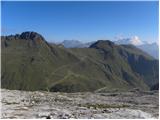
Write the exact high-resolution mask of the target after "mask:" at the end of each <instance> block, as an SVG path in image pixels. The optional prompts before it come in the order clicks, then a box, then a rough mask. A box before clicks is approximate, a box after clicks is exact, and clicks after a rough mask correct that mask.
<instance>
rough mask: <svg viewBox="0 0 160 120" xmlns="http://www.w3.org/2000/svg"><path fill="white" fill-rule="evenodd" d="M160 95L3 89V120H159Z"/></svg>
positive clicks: (155, 93)
mask: <svg viewBox="0 0 160 120" xmlns="http://www.w3.org/2000/svg"><path fill="white" fill-rule="evenodd" d="M158 98H159V97H158V91H154V92H123V93H122V92H121V93H118V92H116V93H90V92H83V93H60V92H56V93H53V92H45V91H35V92H30V91H19V90H7V89H1V103H2V107H1V118H28V119H29V118H48V119H49V118H60V119H70V118H84V119H91V118H98V119H103V118H106V119H107V118H111V119H119V118H120V119H123V118H130V119H135V118H144V119H146V118H147V119H148V118H158V116H159V111H158V109H159V108H158V106H159V100H158Z"/></svg>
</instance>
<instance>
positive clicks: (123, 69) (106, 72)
mask: <svg viewBox="0 0 160 120" xmlns="http://www.w3.org/2000/svg"><path fill="white" fill-rule="evenodd" d="M132 56H134V57H133V58H132ZM153 61H155V60H154V59H153V58H152V57H150V56H148V55H147V54H145V53H143V52H142V51H139V50H138V49H137V48H132V47H129V46H117V45H114V44H113V43H112V42H109V41H98V42H97V43H95V44H93V45H92V46H91V47H90V48H74V49H66V48H63V47H59V46H56V45H49V44H48V43H47V42H46V41H45V40H44V38H43V37H42V36H41V35H39V34H37V33H34V32H32V33H30V32H28V33H23V34H21V35H19V36H17V37H16V36H9V37H2V81H1V82H2V87H3V88H9V89H23V90H50V91H63V92H79V91H94V90H97V89H101V88H104V87H105V88H107V89H109V90H111V89H120V90H128V89H131V88H135V87H138V88H140V89H148V88H149V86H151V84H155V83H157V81H158V73H157V72H155V71H158V68H157V67H156V66H158V62H157V61H155V62H153ZM143 62H144V63H143ZM138 66H141V68H139V67H138ZM144 66H145V67H147V69H144ZM149 68H152V69H149ZM142 70H143V71H144V72H142ZM149 72H151V74H150V73H149ZM152 72H154V74H152Z"/></svg>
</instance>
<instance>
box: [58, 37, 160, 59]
mask: <svg viewBox="0 0 160 120" xmlns="http://www.w3.org/2000/svg"><path fill="white" fill-rule="evenodd" d="M94 42H96V41H93V42H88V43H82V42H81V41H78V40H64V41H63V42H62V43H60V44H62V45H63V46H64V47H66V48H85V47H89V46H90V45H91V44H93V43H94ZM114 43H116V44H118V45H129V44H131V45H134V46H136V47H138V48H140V49H141V50H143V51H144V52H146V53H148V54H149V55H151V56H152V57H154V58H156V59H159V45H158V44H157V43H148V42H145V41H141V40H140V39H139V38H138V37H137V36H134V37H132V38H122V39H119V40H117V41H114Z"/></svg>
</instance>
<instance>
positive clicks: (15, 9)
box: [1, 1, 158, 42]
mask: <svg viewBox="0 0 160 120" xmlns="http://www.w3.org/2000/svg"><path fill="white" fill-rule="evenodd" d="M1 10H2V11H1V12H2V13H1V14H2V22H1V25H2V35H9V34H15V33H21V32H23V31H36V32H38V33H40V34H42V35H43V36H44V37H45V38H46V40H48V41H52V42H58V41H63V40H66V39H67V40H68V39H75V40H80V41H83V42H88V41H94V40H98V39H110V40H114V39H115V37H118V36H124V37H131V36H139V38H140V39H141V40H143V41H149V42H153V41H157V40H158V2H156V1H152V2H151V1H150V2H149V1H147V2H142V1H141V2H118V1H117V2H109V1H103V2H82V1H81V2H73V1H72V2H62V1H61V2H54V1H50V2H33V1H30V2H29V1H28V2H7V1H5V2H4V1H3V2H2V9H1Z"/></svg>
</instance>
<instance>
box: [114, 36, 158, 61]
mask: <svg viewBox="0 0 160 120" xmlns="http://www.w3.org/2000/svg"><path fill="white" fill-rule="evenodd" d="M115 43H116V44H119V45H122V44H131V45H134V46H136V47H138V48H140V49H141V50H143V51H145V52H146V53H148V54H149V55H151V56H152V57H154V58H156V59H159V45H158V44H157V43H156V42H155V43H148V42H146V41H141V40H140V39H139V38H138V37H137V36H135V37H132V38H126V39H124V38H122V39H119V40H117V41H115Z"/></svg>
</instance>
